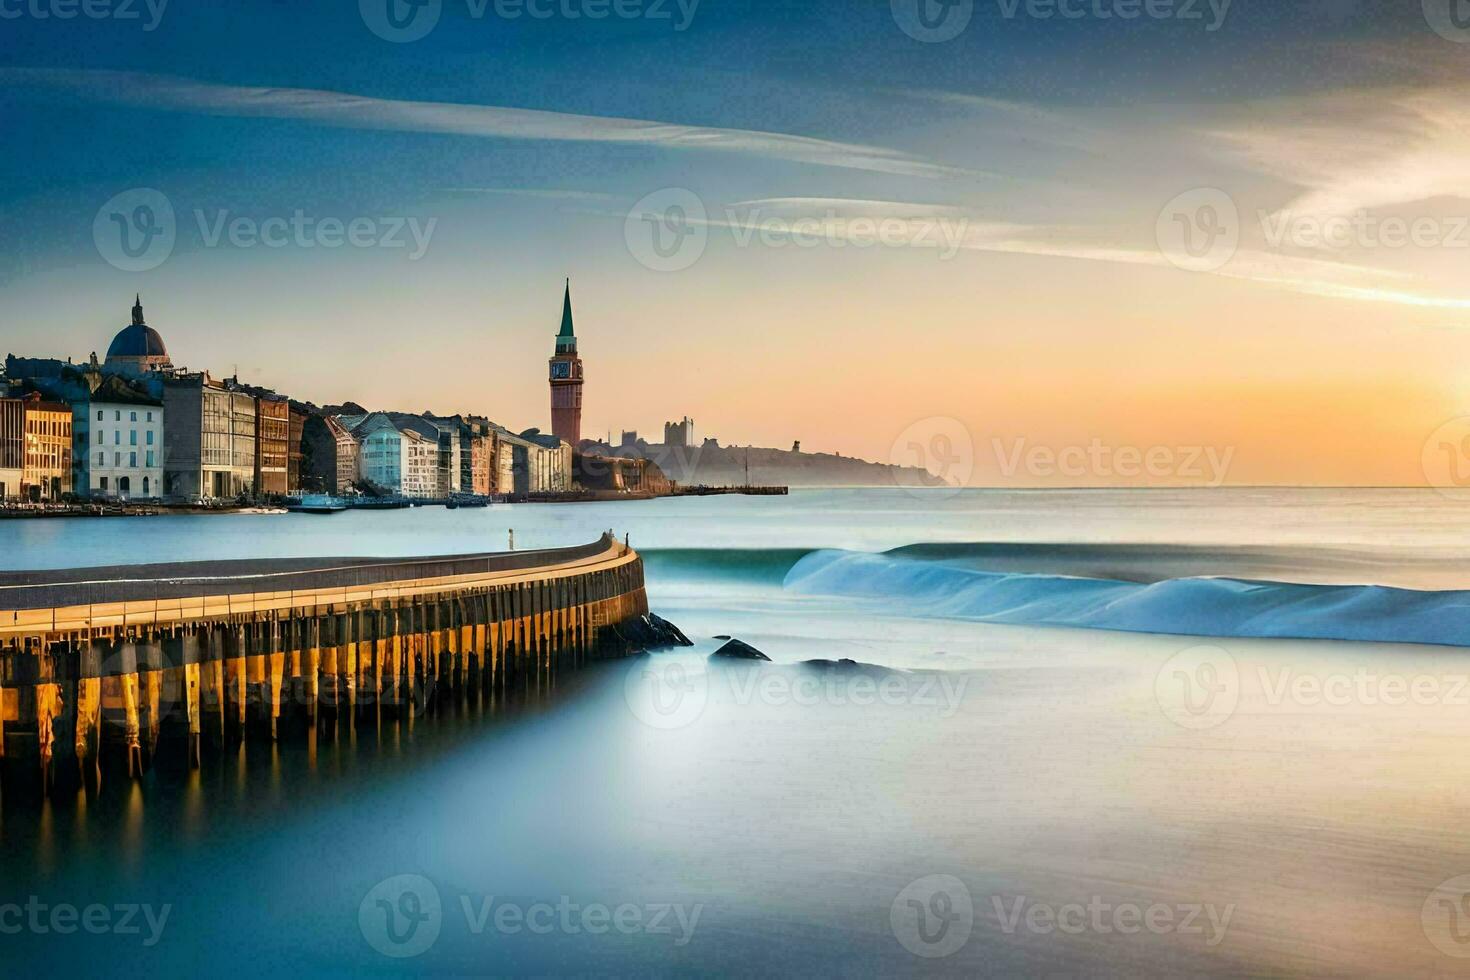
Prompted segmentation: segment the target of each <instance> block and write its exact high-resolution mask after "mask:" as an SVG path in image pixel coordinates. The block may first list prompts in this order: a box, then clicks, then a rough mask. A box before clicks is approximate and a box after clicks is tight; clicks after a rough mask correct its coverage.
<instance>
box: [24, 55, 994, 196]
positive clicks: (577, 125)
mask: <svg viewBox="0 0 1470 980" xmlns="http://www.w3.org/2000/svg"><path fill="white" fill-rule="evenodd" d="M0 81H4V82H5V83H6V84H7V85H15V86H39V87H44V88H47V89H52V90H62V91H68V92H72V93H74V94H76V95H78V96H80V97H82V98H85V99H89V100H91V101H97V102H104V103H110V104H115V105H127V106H132V107H137V108H145V109H159V110H167V111H175V112H195V113H202V114H207V115H217V116H233V117H239V118H261V119H294V120H300V121H304V122H311V123H316V124H318V125H322V126H335V127H342V128H349V129H365V130H386V131H399V132H415V133H442V134H450V135H457V136H466V137H475V138H482V139H507V140H550V141H571V142H584V143H613V144H624V145H637V146H657V147H663V148H666V149H671V150H706V151H712V152H727V153H743V154H751V155H756V156H764V157H768V158H771V159H777V160H785V161H789V162H793V163H805V164H813V165H816V166H823V167H839V168H844V169H850V170H866V171H872V172H876V173H884V174H893V175H897V176H904V177H921V178H928V179H947V178H958V177H976V176H997V175H988V174H984V173H982V172H980V171H974V170H965V169H962V168H958V167H950V166H946V165H944V164H939V163H934V162H931V161H928V160H924V159H920V158H918V157H915V156H912V155H910V154H906V153H902V152H899V151H897V150H890V149H886V148H883V147H877V146H867V145H863V144H858V143H843V142H837V141H833V140H825V139H816V138H813V137H808V136H794V135H789V134H785V133H770V132H761V131H758V130H746V129H725V128H718V127H711V126H688V125H681V124H677V123H665V122H654V121H650V120H644V119H625V118H618V117H611V116H588V115H578V114H574V113H565V112H551V111H547V110H542V109H517V108H510V107H506V106H494V105H473V104H466V103H453V102H420V101H405V100H398V99H381V98H373V97H369V96H363V95H352V94H349V93H345V92H331V91H324V90H319V89H300V88H267V87H257V86H241V85H221V84H216V83H210V82H198V81H192V80H189V79H183V78H175V77H171V76H162V75H150V74H145V73H138V72H118V71H102V70H85V69H34V68H3V69H0Z"/></svg>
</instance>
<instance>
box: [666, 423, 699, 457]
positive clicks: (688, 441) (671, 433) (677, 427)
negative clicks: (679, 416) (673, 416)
mask: <svg viewBox="0 0 1470 980" xmlns="http://www.w3.org/2000/svg"><path fill="white" fill-rule="evenodd" d="M664 445H665V446H668V447H669V448H671V449H674V448H678V449H688V448H689V447H690V446H692V445H694V420H693V419H691V418H690V417H689V416H687V415H686V416H684V421H682V422H665V423H664Z"/></svg>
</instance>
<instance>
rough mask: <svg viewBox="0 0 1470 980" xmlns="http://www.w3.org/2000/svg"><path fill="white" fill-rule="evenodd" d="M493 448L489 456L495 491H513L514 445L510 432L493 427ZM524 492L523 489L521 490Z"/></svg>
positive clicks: (507, 492)
mask: <svg viewBox="0 0 1470 980" xmlns="http://www.w3.org/2000/svg"><path fill="white" fill-rule="evenodd" d="M493 431H494V433H495V450H494V455H493V456H492V457H491V465H490V472H491V478H492V481H493V482H494V484H495V491H494V492H495V493H506V494H509V493H515V492H516V479H515V473H516V469H515V446H514V445H513V444H512V443H511V433H510V432H508V431H507V430H505V429H503V428H501V427H500V426H495V427H494V430H493ZM521 492H522V493H525V491H524V490H522V491H521Z"/></svg>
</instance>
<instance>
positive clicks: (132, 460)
mask: <svg viewBox="0 0 1470 980" xmlns="http://www.w3.org/2000/svg"><path fill="white" fill-rule="evenodd" d="M128 466H129V467H131V468H133V469H137V468H138V454H137V453H128Z"/></svg>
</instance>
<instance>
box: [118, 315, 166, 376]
mask: <svg viewBox="0 0 1470 980" xmlns="http://www.w3.org/2000/svg"><path fill="white" fill-rule="evenodd" d="M105 367H106V368H107V369H108V371H110V372H115V373H119V374H127V375H132V376H135V377H136V376H141V375H145V374H149V373H152V372H155V371H171V370H173V362H172V361H170V360H169V357H168V349H167V348H166V347H164V345H163V338H162V337H161V336H159V334H158V331H157V330H154V329H153V328H152V327H150V326H148V324H147V323H145V322H144V320H143V297H142V296H138V297H136V298H135V299H134V302H133V322H132V323H130V324H128V325H127V326H126V327H123V328H122V329H121V330H119V331H118V333H117V336H116V337H113V338H112V344H111V346H109V347H108V348H107V361H106V362H105Z"/></svg>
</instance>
